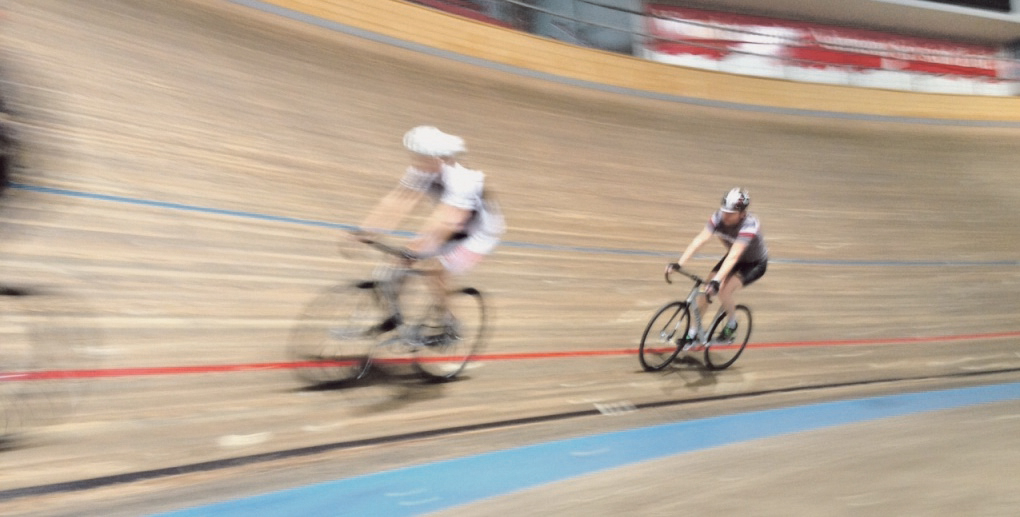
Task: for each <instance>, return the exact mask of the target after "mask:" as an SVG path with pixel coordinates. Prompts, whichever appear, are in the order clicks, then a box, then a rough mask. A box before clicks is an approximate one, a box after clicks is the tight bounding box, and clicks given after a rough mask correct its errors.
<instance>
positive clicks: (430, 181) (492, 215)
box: [400, 163, 506, 254]
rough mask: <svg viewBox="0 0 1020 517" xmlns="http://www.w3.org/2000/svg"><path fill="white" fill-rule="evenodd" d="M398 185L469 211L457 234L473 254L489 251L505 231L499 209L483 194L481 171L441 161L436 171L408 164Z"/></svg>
mask: <svg viewBox="0 0 1020 517" xmlns="http://www.w3.org/2000/svg"><path fill="white" fill-rule="evenodd" d="M400 185H401V186H403V187H404V188H407V189H410V190H414V191H416V192H424V193H425V194H426V195H428V196H429V197H430V198H432V199H433V201H436V202H438V203H443V204H446V205H450V206H452V207H454V208H460V209H461V210H467V211H469V212H471V216H470V218H469V219H468V221H467V222H466V223H465V225H464V228H463V229H462V230H461V232H460V233H461V234H462V235H460V236H459V237H460V238H463V239H464V246H466V247H467V248H469V249H471V250H472V251H474V252H476V253H483V254H485V253H488V252H490V251H492V248H494V247H495V246H496V244H497V243H498V242H499V240H500V237H501V236H502V235H503V232H505V231H506V223H505V222H504V220H503V213H502V211H501V210H500V209H499V206H498V205H497V204H496V203H495V201H494V200H492V199H487V198H486V196H485V174H483V173H482V172H481V171H476V170H474V169H468V168H467V167H464V166H462V165H461V164H459V163H455V164H453V165H447V164H445V163H444V164H443V165H442V170H441V171H440V173H439V174H431V173H428V172H424V171H421V170H419V169H416V168H414V167H408V168H407V172H405V173H404V177H403V179H401V180H400Z"/></svg>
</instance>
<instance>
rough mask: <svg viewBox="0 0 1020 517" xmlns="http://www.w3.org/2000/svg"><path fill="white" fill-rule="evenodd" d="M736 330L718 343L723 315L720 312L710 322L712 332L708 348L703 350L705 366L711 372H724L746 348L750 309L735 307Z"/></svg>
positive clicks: (750, 325)
mask: <svg viewBox="0 0 1020 517" xmlns="http://www.w3.org/2000/svg"><path fill="white" fill-rule="evenodd" d="M736 314H737V318H736V319H737V330H736V333H735V334H734V335H733V336H732V337H731V338H730V339H727V340H725V341H720V340H719V338H718V332H721V331H722V328H723V325H724V324H725V319H727V318H725V316H726V314H725V313H722V312H720V313H719V314H718V315H717V316H716V317H715V321H713V322H712V330H711V331H710V332H709V334H708V336H709V338H708V343H709V345H708V347H706V348H705V364H706V365H707V366H708V367H709V368H711V369H713V370H724V369H726V368H729V366H730V365H731V364H733V363H734V362H736V360H737V358H738V357H740V354H741V353H743V352H744V348H745V347H747V341H748V340H749V339H751V327H752V323H753V322H752V320H751V309H749V308H747V306H745V305H737V308H736Z"/></svg>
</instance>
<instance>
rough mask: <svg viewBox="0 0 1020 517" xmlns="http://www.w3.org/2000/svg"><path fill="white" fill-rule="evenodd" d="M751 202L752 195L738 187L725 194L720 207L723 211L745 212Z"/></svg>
mask: <svg viewBox="0 0 1020 517" xmlns="http://www.w3.org/2000/svg"><path fill="white" fill-rule="evenodd" d="M750 204H751V195H750V194H748V193H747V191H746V190H744V189H742V188H740V187H736V188H733V189H731V190H730V191H729V192H727V193H726V195H725V196H723V198H722V205H721V206H720V207H719V209H720V210H722V211H723V212H743V211H744V210H747V207H748V205H750Z"/></svg>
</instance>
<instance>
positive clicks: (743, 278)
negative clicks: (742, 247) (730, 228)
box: [712, 256, 769, 287]
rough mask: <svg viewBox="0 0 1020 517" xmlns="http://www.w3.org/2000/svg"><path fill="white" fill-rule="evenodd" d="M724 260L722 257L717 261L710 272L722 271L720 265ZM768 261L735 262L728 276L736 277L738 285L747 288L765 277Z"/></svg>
mask: <svg viewBox="0 0 1020 517" xmlns="http://www.w3.org/2000/svg"><path fill="white" fill-rule="evenodd" d="M725 260H726V257H725V256H724V257H723V258H721V259H720V260H719V263H718V264H716V265H715V267H714V268H712V272H713V273H715V272H716V271H719V270H720V269H722V263H723V261H725ZM768 265H769V260H768V259H765V260H759V261H757V262H737V265H735V266H733V271H730V276H733V275H738V276H739V278H740V283H742V284H744V287H747V286H749V285H751V284H753V283H754V282H755V280H758V279H759V278H761V277H762V276H764V275H765V269H766V268H768Z"/></svg>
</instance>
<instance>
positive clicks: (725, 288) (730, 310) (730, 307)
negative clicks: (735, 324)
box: [719, 272, 744, 323]
mask: <svg viewBox="0 0 1020 517" xmlns="http://www.w3.org/2000/svg"><path fill="white" fill-rule="evenodd" d="M742 287H744V281H743V279H742V278H741V275H740V274H739V273H738V272H734V273H731V274H730V276H729V277H728V278H726V281H725V282H723V284H722V285H721V286H719V303H720V304H722V310H723V311H725V312H726V315H727V318H733V315H734V314H735V313H736V310H737V300H736V293H737V291H739V290H740V289H741V288H742ZM727 323H729V319H727Z"/></svg>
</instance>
